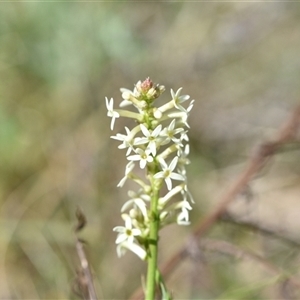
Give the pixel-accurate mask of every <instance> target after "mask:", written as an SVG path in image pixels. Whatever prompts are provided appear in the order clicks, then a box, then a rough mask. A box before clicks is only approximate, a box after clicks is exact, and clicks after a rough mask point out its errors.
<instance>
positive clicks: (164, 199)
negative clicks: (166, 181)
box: [158, 184, 183, 209]
mask: <svg viewBox="0 0 300 300" xmlns="http://www.w3.org/2000/svg"><path fill="white" fill-rule="evenodd" d="M182 189H183V184H180V185H177V186H176V187H174V188H173V189H171V190H170V191H169V192H168V193H167V194H166V195H165V196H163V197H161V198H159V199H158V205H159V208H161V209H163V208H164V206H165V205H166V203H167V202H168V201H169V200H170V199H171V198H172V197H173V196H175V195H176V194H178V193H179V192H181V191H182Z"/></svg>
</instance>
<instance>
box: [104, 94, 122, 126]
mask: <svg viewBox="0 0 300 300" xmlns="http://www.w3.org/2000/svg"><path fill="white" fill-rule="evenodd" d="M105 101H106V108H107V116H108V117H111V118H112V119H111V123H110V129H111V130H113V128H114V124H115V120H116V118H119V117H120V114H119V113H118V112H117V111H115V110H114V99H113V98H111V99H110V101H108V98H107V97H105Z"/></svg>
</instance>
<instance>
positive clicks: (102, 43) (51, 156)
mask: <svg viewBox="0 0 300 300" xmlns="http://www.w3.org/2000/svg"><path fill="white" fill-rule="evenodd" d="M299 51H300V5H299V4H298V3H290V2H288V1H286V2H285V1H281V2H272V3H271V2H269V3H259V2H258V3H257V2H256V3H251V1H248V2H244V3H238V2H235V3H229V2H227V3H225V2H222V1H220V2H211V3H209V2H198V3H192V2H172V3H171V2H168V1H165V2H163V1H161V2H160V1H148V2H142V1H141V2H139V3H138V4H137V3H136V2H131V1H123V2H114V1H110V2H101V3H100V2H99V3H97V2H85V3H83V2H73V3H70V2H60V3H51V2H43V1H40V2H35V3H28V2H27V3H26V2H22V1H20V2H18V3H13V2H11V3H1V5H0V76H1V80H0V208H1V210H0V212H1V214H0V222H1V223H0V224H1V226H0V298H1V299H80V297H79V296H78V295H76V294H75V293H74V290H76V282H75V278H76V270H78V269H79V260H78V257H77V254H76V250H75V237H74V234H73V229H74V225H75V223H76V218H75V211H76V208H77V207H78V206H80V207H81V209H82V210H83V212H84V214H85V215H86V218H87V220H88V223H87V226H86V228H85V229H84V230H83V232H82V233H81V235H80V236H81V237H82V238H83V239H84V240H85V241H86V243H87V244H86V250H87V253H88V257H89V259H90V262H91V265H92V272H93V275H94V278H95V285H96V289H97V292H98V296H99V298H100V299H125V298H127V297H129V296H130V295H131V293H132V292H133V291H134V290H135V289H136V288H138V287H139V286H140V285H141V281H142V280H143V274H145V266H144V263H143V262H140V261H139V259H138V258H137V257H135V256H134V255H132V254H131V253H127V254H126V255H125V256H124V257H123V258H121V259H118V258H117V255H116V251H115V237H116V235H115V233H113V232H112V228H113V227H114V226H117V225H122V224H123V221H122V220H121V217H120V208H121V207H122V204H123V203H124V202H125V201H126V200H127V199H128V198H127V189H126V186H125V187H124V188H122V189H119V188H117V187H116V185H117V183H118V182H119V180H120V179H121V178H122V177H123V174H124V168H125V165H126V159H125V151H120V150H118V149H117V146H118V145H119V144H118V142H117V141H114V140H111V139H110V136H111V135H115V134H116V133H117V132H123V131H124V126H132V124H131V123H130V121H128V120H125V119H118V120H117V121H116V125H115V128H114V131H113V133H112V132H111V131H110V128H109V127H110V119H109V118H108V117H107V116H106V107H105V100H104V98H105V96H107V97H113V98H114V99H115V105H117V104H118V103H119V102H120V101H121V95H120V91H119V88H120V87H126V88H129V89H132V88H133V86H134V84H135V83H136V82H137V81H138V80H144V79H145V78H146V77H148V76H150V78H151V79H152V80H153V81H155V82H157V83H160V84H163V85H165V86H166V92H165V94H164V97H165V99H169V97H170V94H169V91H170V89H171V88H173V89H175V90H177V89H178V88H179V87H183V93H184V94H189V95H191V97H192V98H193V99H195V101H196V102H195V105H194V109H193V111H192V113H191V116H190V120H189V124H190V126H191V129H190V133H189V135H190V140H191V155H190V159H191V161H192V163H191V164H190V165H189V166H188V176H189V185H190V189H191V192H192V194H193V196H194V199H195V201H196V204H195V206H194V210H193V212H192V215H191V222H192V225H190V226H188V227H179V226H177V225H172V226H170V227H168V228H166V229H164V230H163V231H162V234H161V239H160V246H161V249H160V251H161V252H160V257H159V261H160V262H161V263H162V262H164V261H166V260H167V258H168V257H170V256H171V255H172V253H175V252H176V250H177V249H179V247H180V246H181V245H183V243H185V241H186V238H187V237H188V234H189V232H190V231H191V230H192V228H193V227H194V226H195V225H196V224H197V223H198V222H199V221H200V220H201V219H202V218H203V217H204V216H205V215H206V214H207V213H208V212H209V211H211V210H212V209H213V207H214V206H215V205H216V203H217V202H218V199H219V197H220V195H222V193H224V191H225V190H226V188H227V187H228V184H229V183H230V182H232V181H233V180H234V179H235V178H236V177H237V176H238V174H239V173H240V171H241V170H242V169H243V166H244V163H245V161H246V160H247V158H248V157H249V155H251V153H252V152H253V149H254V148H255V147H256V146H257V145H258V144H259V143H260V142H261V141H263V140H264V139H268V138H271V137H272V136H274V135H275V134H276V132H277V129H278V127H279V126H280V125H281V124H282V123H283V122H284V120H285V119H286V118H287V117H288V115H289V114H290V113H291V111H292V110H293V108H294V107H295V105H296V104H298V103H299V99H300V84H299V79H300V56H299ZM299 179H300V165H299V147H297V145H295V146H293V147H288V149H286V151H283V152H282V153H280V154H278V155H277V156H276V157H275V158H273V159H272V161H271V162H270V163H269V164H268V166H267V168H266V169H265V170H264V171H263V172H262V173H261V174H258V176H257V178H255V180H253V182H251V184H250V185H249V188H248V190H247V193H246V192H245V194H243V195H240V197H239V198H238V199H236V200H235V202H234V203H233V204H232V205H231V207H230V210H229V212H228V215H227V216H226V220H223V221H221V222H219V223H218V224H216V225H215V226H214V227H213V229H212V230H211V231H210V232H209V234H208V235H207V236H209V237H210V238H215V239H217V240H223V241H227V242H230V243H232V244H234V245H236V246H237V247H241V248H242V249H246V250H247V251H250V252H253V253H257V254H260V255H262V256H263V257H264V258H265V259H266V260H267V261H269V262H270V263H272V264H274V265H276V266H277V267H279V268H282V269H284V270H286V272H287V273H290V274H295V275H297V273H299V267H300V256H299V247H298V244H299V243H300V234H299V232H300V201H299V200H300V197H299V195H300V193H299V192H300V180H299ZM278 278H279V276H277V275H274V274H270V273H268V272H267V270H265V268H264V267H263V266H262V265H261V264H259V263H257V262H254V261H251V260H250V261H249V260H247V259H237V258H235V257H230V256H224V255H222V254H221V253H218V251H212V250H211V251H206V252H205V251H203V252H201V253H200V254H199V255H196V258H194V259H190V260H187V261H184V262H182V264H180V266H179V267H178V268H177V269H176V271H175V272H174V273H173V274H172V275H171V276H170V277H169V279H168V281H167V285H168V287H169V289H170V290H171V291H172V292H173V295H174V298H175V299H276V298H277V299H279V298H280V299H282V298H284V297H291V293H290V291H288V290H287V288H286V286H285V285H282V284H281V283H280V280H279V279H278Z"/></svg>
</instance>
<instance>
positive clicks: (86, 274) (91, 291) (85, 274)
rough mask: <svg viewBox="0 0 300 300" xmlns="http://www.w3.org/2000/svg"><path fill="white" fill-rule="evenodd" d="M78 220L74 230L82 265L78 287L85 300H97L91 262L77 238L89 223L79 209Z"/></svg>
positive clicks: (77, 212) (77, 211) (78, 276)
mask: <svg viewBox="0 0 300 300" xmlns="http://www.w3.org/2000/svg"><path fill="white" fill-rule="evenodd" d="M76 218H77V224H76V227H75V229H74V233H75V236H76V251H77V255H78V257H79V260H80V265H81V269H80V271H79V272H78V274H77V285H78V288H79V290H80V293H81V294H82V296H83V297H84V299H85V300H97V294H96V290H95V287H94V283H93V276H92V274H91V270H90V267H89V262H88V260H87V257H86V254H85V251H84V247H83V242H82V240H80V239H79V238H78V236H77V232H79V231H80V230H82V229H83V228H84V227H85V225H86V222H87V221H86V217H85V215H84V214H83V212H82V210H81V209H80V208H79V207H78V208H77V210H76Z"/></svg>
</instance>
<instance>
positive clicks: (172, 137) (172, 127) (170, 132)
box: [160, 119, 184, 146]
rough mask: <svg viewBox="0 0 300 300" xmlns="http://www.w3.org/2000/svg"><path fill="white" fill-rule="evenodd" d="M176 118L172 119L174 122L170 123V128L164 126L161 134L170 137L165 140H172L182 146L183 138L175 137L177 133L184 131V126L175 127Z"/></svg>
mask: <svg viewBox="0 0 300 300" xmlns="http://www.w3.org/2000/svg"><path fill="white" fill-rule="evenodd" d="M175 122H176V121H175V119H173V120H172V122H171V123H170V125H169V126H168V128H164V129H163V130H162V131H161V134H160V135H161V136H166V137H167V138H168V139H167V140H166V141H165V142H164V143H167V142H168V141H170V140H172V141H173V142H174V143H175V144H178V145H180V146H182V143H181V139H180V138H175V135H176V134H177V133H182V132H183V131H184V129H183V128H175V125H176V123H175Z"/></svg>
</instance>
